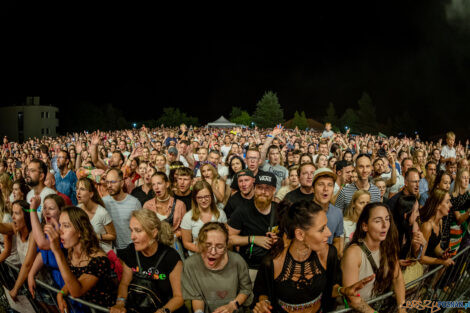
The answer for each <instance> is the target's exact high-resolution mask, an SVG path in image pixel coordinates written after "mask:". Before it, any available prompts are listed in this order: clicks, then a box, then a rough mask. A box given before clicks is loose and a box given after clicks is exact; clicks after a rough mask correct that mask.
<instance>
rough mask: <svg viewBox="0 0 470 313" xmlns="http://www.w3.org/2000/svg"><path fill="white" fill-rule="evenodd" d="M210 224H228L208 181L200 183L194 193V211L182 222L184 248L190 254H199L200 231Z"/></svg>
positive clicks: (188, 213) (195, 187)
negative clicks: (216, 203) (217, 205)
mask: <svg viewBox="0 0 470 313" xmlns="http://www.w3.org/2000/svg"><path fill="white" fill-rule="evenodd" d="M208 222H221V223H226V222H227V216H226V215H225V212H224V211H223V210H221V209H218V208H217V207H216V205H215V201H214V194H213V192H212V187H211V185H210V184H209V183H208V182H206V181H198V182H197V183H196V184H195V185H194V187H193V192H192V209H191V210H190V211H188V212H187V213H186V214H185V215H184V217H183V221H182V222H181V233H182V236H183V246H184V247H185V248H186V249H188V251H189V254H190V255H191V254H193V253H195V252H198V246H197V242H196V239H197V238H198V235H199V231H200V229H201V228H202V227H203V226H204V224H206V223H208Z"/></svg>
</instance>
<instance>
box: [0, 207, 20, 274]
mask: <svg viewBox="0 0 470 313" xmlns="http://www.w3.org/2000/svg"><path fill="white" fill-rule="evenodd" d="M11 222H13V220H12V218H11V215H10V214H9V213H5V214H3V220H2V223H11ZM4 239H5V237H4V236H3V235H2V245H1V251H3V249H4V248H5V240H4ZM6 260H7V261H8V262H10V263H12V264H14V265H21V261H20V257H19V256H18V252H17V251H16V235H13V236H11V251H10V256H9V257H8V258H6Z"/></svg>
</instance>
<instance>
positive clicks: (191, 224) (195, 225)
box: [181, 209, 227, 255]
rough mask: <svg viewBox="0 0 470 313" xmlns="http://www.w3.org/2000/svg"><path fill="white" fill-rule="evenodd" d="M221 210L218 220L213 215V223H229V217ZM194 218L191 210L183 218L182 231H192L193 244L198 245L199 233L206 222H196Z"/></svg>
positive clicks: (199, 220)
mask: <svg viewBox="0 0 470 313" xmlns="http://www.w3.org/2000/svg"><path fill="white" fill-rule="evenodd" d="M218 210H219V218H218V219H216V218H215V216H214V215H212V218H211V222H220V223H227V216H226V215H225V212H224V211H223V210H221V209H218ZM192 217H193V210H189V211H188V212H186V214H185V215H184V216H183V220H182V221H181V229H186V230H190V231H191V235H192V237H193V243H194V244H197V237H198V235H199V231H200V230H201V228H202V226H204V222H203V221H201V219H198V220H197V221H194V220H193V219H192ZM188 252H189V254H190V255H192V254H194V253H193V252H191V251H188Z"/></svg>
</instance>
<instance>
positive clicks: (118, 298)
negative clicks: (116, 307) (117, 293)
mask: <svg viewBox="0 0 470 313" xmlns="http://www.w3.org/2000/svg"><path fill="white" fill-rule="evenodd" d="M118 301H122V302H124V303H126V298H122V297H117V298H116V302H118Z"/></svg>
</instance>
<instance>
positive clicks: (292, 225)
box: [271, 200, 323, 259]
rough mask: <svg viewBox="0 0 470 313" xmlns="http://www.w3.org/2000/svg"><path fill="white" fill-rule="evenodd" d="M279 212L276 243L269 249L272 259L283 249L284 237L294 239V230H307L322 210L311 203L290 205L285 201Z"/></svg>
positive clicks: (302, 201) (300, 202) (304, 201)
mask: <svg viewBox="0 0 470 313" xmlns="http://www.w3.org/2000/svg"><path fill="white" fill-rule="evenodd" d="M278 210H279V211H278V212H279V219H280V225H279V230H280V232H279V234H278V235H277V236H278V238H279V239H278V241H277V242H276V243H275V244H274V246H273V247H272V248H271V256H272V258H273V259H274V258H275V257H277V256H278V255H279V254H280V253H281V252H282V250H284V248H285V244H284V235H285V236H286V238H287V239H289V240H292V239H294V238H295V230H296V229H297V228H300V229H302V230H307V229H308V228H310V227H311V226H312V225H313V224H314V223H315V216H316V215H317V214H318V213H320V212H322V211H323V209H322V208H321V207H320V206H319V205H318V204H316V203H315V202H313V201H306V200H301V201H298V202H295V203H291V202H289V201H287V200H284V201H282V202H281V203H280V204H279V207H278Z"/></svg>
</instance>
